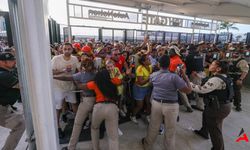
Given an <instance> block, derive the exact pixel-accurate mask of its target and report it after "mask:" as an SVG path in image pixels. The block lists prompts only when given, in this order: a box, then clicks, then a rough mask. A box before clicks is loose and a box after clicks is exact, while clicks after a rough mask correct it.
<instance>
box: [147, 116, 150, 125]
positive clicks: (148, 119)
mask: <svg viewBox="0 0 250 150" xmlns="http://www.w3.org/2000/svg"><path fill="white" fill-rule="evenodd" d="M146 119H147V121H148V123H149V122H150V115H147V116H146Z"/></svg>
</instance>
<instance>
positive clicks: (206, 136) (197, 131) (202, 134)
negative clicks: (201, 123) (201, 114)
mask: <svg viewBox="0 0 250 150" xmlns="http://www.w3.org/2000/svg"><path fill="white" fill-rule="evenodd" d="M194 133H195V134H197V135H199V136H201V137H203V138H204V139H206V140H208V139H209V137H208V135H207V134H206V133H204V132H202V131H200V130H194Z"/></svg>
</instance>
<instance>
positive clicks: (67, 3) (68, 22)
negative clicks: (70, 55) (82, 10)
mask: <svg viewBox="0 0 250 150" xmlns="http://www.w3.org/2000/svg"><path fill="white" fill-rule="evenodd" d="M66 7H67V24H68V42H70V43H71V42H72V35H71V34H72V33H71V25H70V16H69V0H67V1H66Z"/></svg>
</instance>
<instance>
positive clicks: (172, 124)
mask: <svg viewBox="0 0 250 150" xmlns="http://www.w3.org/2000/svg"><path fill="white" fill-rule="evenodd" d="M178 113H179V104H178V103H173V104H171V103H160V102H157V101H155V100H153V101H152V108H151V116H150V123H149V127H148V132H147V136H146V137H145V141H144V145H143V146H144V150H151V149H152V146H153V144H154V142H155V139H156V138H157V135H158V133H159V128H160V124H161V123H162V119H164V125H165V126H164V127H165V133H164V147H165V149H166V150H174V149H175V128H176V122H177V121H176V120H177V116H178Z"/></svg>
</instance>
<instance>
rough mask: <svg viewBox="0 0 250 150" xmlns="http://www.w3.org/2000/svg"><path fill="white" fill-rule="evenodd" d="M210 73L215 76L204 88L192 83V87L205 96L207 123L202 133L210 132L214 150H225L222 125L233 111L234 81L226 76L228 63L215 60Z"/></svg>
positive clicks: (204, 124) (205, 118)
mask: <svg viewBox="0 0 250 150" xmlns="http://www.w3.org/2000/svg"><path fill="white" fill-rule="evenodd" d="M209 71H210V72H211V73H212V74H213V76H212V77H211V78H209V79H208V81H207V82H206V83H205V84H204V85H203V86H200V85H195V84H193V83H191V87H192V90H193V91H195V92H198V93H201V94H205V97H204V101H205V103H206V107H205V110H204V115H203V117H204V118H203V119H204V121H205V122H203V131H201V130H200V133H201V132H202V133H204V131H205V130H204V129H206V130H207V131H208V132H209V134H210V137H211V141H212V145H213V147H212V150H224V142H223V135H222V124H223V120H224V119H225V118H226V117H227V116H228V115H229V113H230V111H231V99H232V98H233V89H232V87H233V86H232V84H233V81H232V80H231V78H229V77H227V75H226V74H227V72H228V64H227V62H223V61H218V60H215V61H213V62H212V64H211V65H210V66H209ZM199 135H202V134H199Z"/></svg>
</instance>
